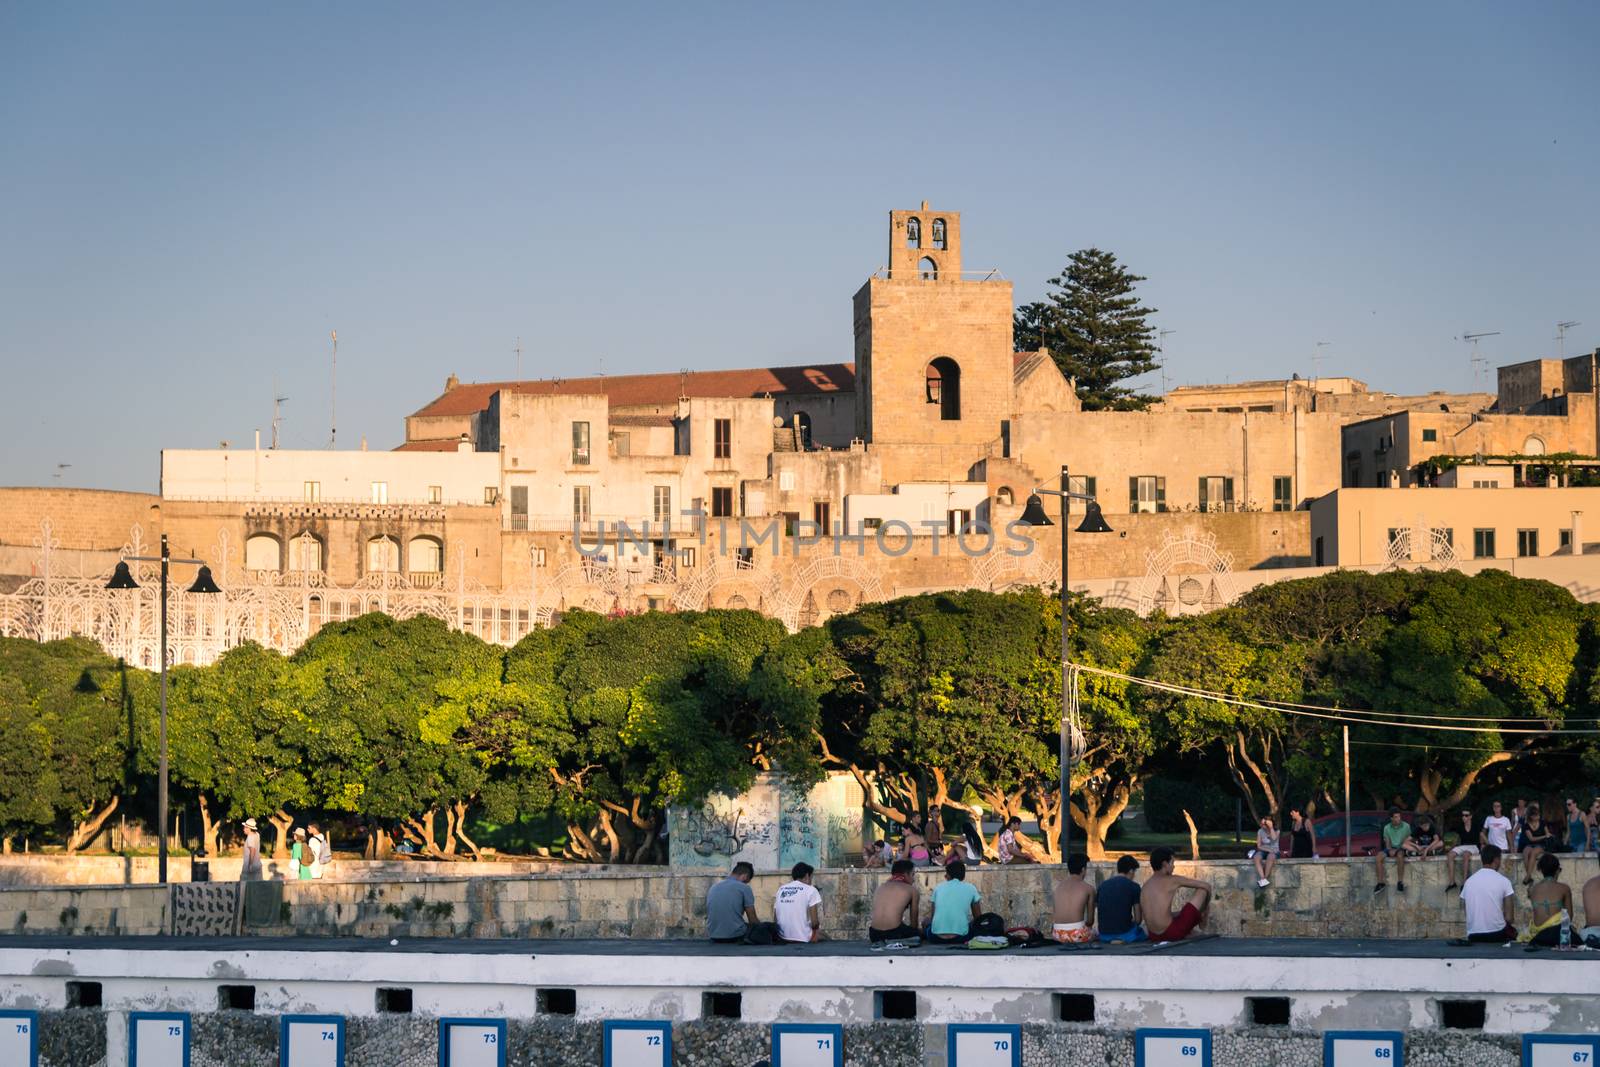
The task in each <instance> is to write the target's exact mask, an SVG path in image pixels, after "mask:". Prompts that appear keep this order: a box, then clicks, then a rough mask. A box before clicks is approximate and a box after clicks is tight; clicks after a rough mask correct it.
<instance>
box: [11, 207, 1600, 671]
mask: <svg viewBox="0 0 1600 1067" xmlns="http://www.w3.org/2000/svg"><path fill="white" fill-rule="evenodd" d="M888 237H889V257H888V266H887V267H886V268H884V269H882V270H880V271H879V272H877V273H875V274H874V275H873V276H871V277H869V278H868V279H867V280H866V282H865V283H864V284H863V285H862V286H861V287H860V288H859V289H858V290H857V291H856V293H855V295H854V297H853V298H852V303H851V307H852V316H853V328H854V339H855V342H854V343H855V350H854V353H853V356H854V358H853V360H852V361H851V362H834V363H828V362H819V363H815V364H809V365H801V366H789V367H762V368H752V369H743V370H718V371H688V370H684V371H675V372H668V373H660V374H637V375H617V376H595V377H587V378H548V379H542V380H521V381H502V382H481V383H464V382H461V381H459V380H458V379H457V378H456V377H455V376H454V375H451V376H450V377H449V378H448V379H447V380H446V382H445V389H444V391H443V393H441V394H440V395H439V396H438V397H436V398H435V399H433V400H431V401H429V402H428V403H427V404H425V405H423V406H422V407H421V408H419V409H418V410H417V411H415V412H413V413H412V414H411V415H410V416H408V417H407V418H406V420H405V441H404V443H402V444H401V445H400V446H399V448H398V449H396V450H394V451H392V452H367V451H365V450H364V449H363V450H361V451H353V450H352V451H332V450H320V451H290V450H278V449H262V448H260V447H259V441H258V442H257V447H255V448H253V449H248V450H244V449H219V450H176V449H174V450H167V451H166V452H164V453H163V456H162V485H161V495H160V497H159V498H151V497H144V496H140V495H138V494H99V495H96V494H92V493H77V492H74V491H65V490H63V491H54V492H53V491H47V490H0V504H3V505H4V507H0V572H5V573H7V574H9V575H11V576H12V577H11V578H10V579H9V580H7V581H0V595H5V596H12V597H13V599H12V600H8V601H5V602H0V632H6V633H18V632H24V633H38V634H40V635H44V636H49V635H53V634H57V633H63V632H73V630H72V628H73V627H75V626H81V625H83V623H82V621H81V620H82V619H84V618H90V619H102V620H104V619H109V618H110V617H111V613H110V609H109V608H107V609H105V610H103V611H102V610H100V609H94V610H89V609H84V611H77V609H72V610H60V611H56V609H53V608H51V607H49V606H48V605H46V606H40V602H39V597H40V596H46V598H48V596H57V597H59V596H62V595H66V594H65V593H63V592H61V590H68V589H69V586H60V587H59V589H58V588H57V586H56V585H51V584H50V583H51V582H57V583H59V581H64V580H66V579H63V578H61V576H62V575H64V574H73V575H75V577H74V578H72V581H76V582H78V583H79V584H78V585H73V586H70V589H77V590H80V591H81V592H82V593H83V595H89V594H91V593H93V592H94V590H96V589H98V588H99V586H97V585H96V584H95V576H96V575H99V574H103V573H105V572H106V571H108V570H109V569H110V566H111V565H112V564H113V563H114V562H115V560H116V558H117V556H118V555H119V554H120V553H121V552H123V551H124V550H125V548H127V547H128V546H129V545H130V544H131V543H138V542H141V541H142V543H144V544H146V545H149V544H153V543H154V542H155V540H156V538H157V537H158V536H159V534H161V533H166V534H168V535H169V536H170V537H171V538H172V543H173V546H174V549H175V550H181V551H182V552H184V553H186V554H188V555H193V556H197V557H201V558H206V559H208V560H211V561H213V563H214V564H220V568H219V567H218V566H214V567H213V569H214V570H219V581H220V580H222V579H223V578H224V577H226V578H227V579H228V581H229V582H231V583H232V586H233V589H234V590H235V592H234V593H230V597H232V599H233V600H236V601H237V602H238V603H237V604H235V605H234V606H233V607H231V608H230V609H229V612H223V613H221V614H219V616H218V619H217V620H216V621H215V622H213V621H210V616H206V615H202V614H199V613H198V612H199V610H200V609H199V608H198V607H197V608H196V612H197V614H196V615H195V616H194V618H193V620H192V625H191V629H192V630H193V632H194V634H195V636H194V639H193V642H192V644H191V646H190V648H191V652H192V655H194V656H198V657H202V658H203V657H204V656H205V655H206V654H207V652H206V649H207V648H211V647H213V645H209V644H207V642H208V641H211V642H213V643H215V642H226V641H229V640H233V639H236V638H241V637H243V636H256V637H257V638H258V639H261V638H260V636H259V635H261V634H264V633H270V634H272V635H275V636H274V637H273V642H272V643H277V644H280V645H283V646H285V647H292V646H293V644H294V643H295V642H296V641H297V640H301V639H303V638H304V637H305V636H306V635H308V634H310V633H312V632H315V629H316V628H317V627H318V626H320V625H322V624H323V623H325V622H326V621H328V620H330V619H337V618H343V617H348V616H349V615H351V614H354V613H358V612H360V611H362V610H371V609H373V608H380V609H382V610H389V611H392V612H396V613H400V614H405V613H418V612H425V613H430V614H435V615H439V616H440V617H443V618H446V619H448V620H449V621H450V622H451V623H452V625H456V626H458V627H460V628H463V629H469V630H472V631H473V632H475V633H479V634H481V635H482V636H484V637H485V638H486V639H489V640H499V641H514V640H516V639H517V638H518V637H520V636H521V635H522V634H524V633H526V632H527V630H528V629H529V628H530V627H532V626H537V625H540V624H542V623H543V622H546V621H548V620H550V619H552V618H554V617H556V615H558V614H559V613H560V612H562V611H564V610H567V609H570V608H574V607H584V608H588V609H592V610H599V611H635V610H650V609H679V610H686V609H700V608H706V607H725V606H733V607H740V606H743V607H751V608H755V609H757V610H761V611H764V612H767V613H769V614H772V615H774V616H776V617H779V618H781V619H783V620H784V621H785V622H786V623H787V624H789V625H791V626H800V625H805V624H808V623H811V622H816V621H818V620H820V619H824V618H826V617H827V616H828V615H830V614H834V613H837V612H842V611H847V610H850V609H851V608H853V607H854V606H856V605H857V604H859V603H861V602H863V601H866V600H875V599H882V598H886V597H889V596H894V595H903V594H908V593H916V592H925V591H931V590H939V589H951V588H965V587H977V588H985V589H1000V588H1006V587H1008V586H1013V585H1017V584H1046V585H1049V584H1054V583H1056V582H1057V581H1059V578H1060V573H1061V561H1060V559H1059V548H1058V544H1059V542H1058V536H1059V535H1058V533H1057V531H1043V530H1027V529H1020V528H1017V527H1016V526H1015V525H1014V523H1015V520H1016V519H1017V518H1018V517H1019V516H1020V514H1021V512H1022V510H1023V507H1024V504H1025V503H1026V500H1027V497H1028V495H1029V493H1030V492H1032V491H1033V490H1034V489H1035V488H1036V487H1039V486H1041V485H1044V486H1051V485H1054V484H1056V482H1057V480H1058V478H1059V475H1060V471H1061V468H1062V467H1063V466H1066V467H1068V468H1070V471H1071V474H1072V477H1073V479H1074V482H1073V484H1074V488H1075V489H1077V490H1078V491H1080V492H1087V493H1090V494H1092V495H1094V496H1095V497H1096V499H1097V501H1098V502H1099V504H1100V505H1101V506H1102V508H1103V509H1104V511H1105V514H1106V517H1107V519H1108V521H1109V523H1110V525H1111V526H1112V528H1113V533H1111V534H1106V535H1080V534H1076V533H1073V534H1072V535H1071V537H1072V568H1071V575H1070V580H1071V584H1072V585H1073V587H1074V588H1091V587H1092V588H1097V589H1101V588H1106V587H1108V586H1109V587H1110V588H1112V589H1113V590H1116V589H1121V590H1123V592H1124V594H1127V590H1128V589H1131V588H1134V587H1135V586H1137V587H1138V588H1140V589H1145V590H1149V589H1163V588H1166V587H1167V586H1168V585H1174V586H1175V585H1184V587H1185V588H1187V587H1188V585H1193V584H1195V583H1193V582H1189V583H1181V582H1176V581H1174V582H1172V583H1169V582H1168V581H1167V574H1168V572H1170V573H1171V574H1173V575H1175V576H1182V575H1185V574H1193V575H1198V576H1200V577H1201V578H1202V579H1204V580H1203V581H1202V582H1201V583H1200V585H1201V587H1203V588H1204V589H1207V590H1210V589H1213V588H1216V589H1220V588H1221V584H1220V583H1218V582H1217V581H1216V580H1215V575H1216V574H1218V573H1219V572H1220V571H1223V570H1236V571H1246V570H1250V571H1262V572H1263V573H1269V574H1278V573H1285V574H1286V573H1291V572H1290V570H1289V569H1290V568H1304V567H1309V566H1311V565H1313V564H1314V562H1315V561H1314V552H1313V544H1312V530H1311V526H1312V523H1311V513H1310V511H1309V510H1308V507H1309V505H1310V503H1311V502H1312V501H1313V500H1316V499H1318V498H1320V497H1324V496H1326V495H1328V494H1331V493H1333V492H1334V491H1335V490H1337V489H1339V488H1340V486H1341V484H1344V485H1373V484H1385V485H1388V484H1409V483H1408V482H1406V481H1405V478H1406V475H1404V474H1402V473H1400V472H1406V471H1409V470H1411V468H1413V467H1414V466H1415V465H1416V464H1417V463H1418V462H1419V461H1420V460H1421V459H1425V458H1427V457H1428V456H1429V455H1430V454H1432V453H1430V452H1429V449H1434V450H1435V451H1436V452H1439V453H1448V452H1454V453H1457V454H1459V453H1461V452H1462V451H1467V452H1473V451H1483V452H1494V453H1498V452H1505V451H1515V450H1518V449H1520V450H1523V451H1526V450H1528V449H1529V448H1531V447H1532V446H1531V445H1530V444H1529V442H1530V441H1531V440H1533V439H1534V438H1537V439H1538V441H1539V442H1541V443H1542V444H1543V447H1544V448H1545V450H1546V451H1548V452H1556V451H1572V452H1578V453H1581V454H1584V455H1592V454H1593V453H1594V452H1595V435H1594V430H1595V408H1594V393H1593V391H1592V374H1591V376H1590V378H1589V379H1588V380H1587V381H1588V382H1589V386H1588V388H1589V390H1590V391H1588V392H1584V391H1583V390H1582V389H1579V388H1576V387H1575V383H1578V381H1579V379H1580V378H1581V374H1580V370H1581V368H1577V367H1576V365H1574V366H1572V367H1565V366H1564V367H1563V369H1562V372H1561V373H1562V375H1564V377H1563V378H1562V382H1563V386H1562V389H1563V392H1562V393H1561V395H1560V396H1559V398H1556V397H1553V396H1548V395H1543V394H1544V393H1545V392H1546V390H1544V388H1543V385H1542V384H1541V385H1540V389H1539V392H1540V393H1541V395H1540V396H1539V397H1538V398H1537V400H1536V401H1535V400H1534V398H1533V396H1532V392H1531V391H1528V390H1527V389H1524V392H1525V393H1526V394H1527V395H1526V397H1525V399H1526V400H1527V404H1526V405H1525V406H1526V407H1528V408H1529V409H1530V410H1536V411H1538V412H1539V413H1538V414H1521V413H1519V414H1514V415H1511V414H1507V415H1502V414H1499V413H1493V414H1484V413H1483V410H1482V409H1483V408H1484V407H1486V406H1487V403H1486V401H1487V399H1488V398H1484V397H1477V396H1473V395H1465V396H1457V395H1454V394H1442V393H1435V394H1428V395H1426V396H1424V397H1395V396H1392V395H1390V394H1386V393H1379V392H1375V391H1372V390H1369V389H1368V388H1367V387H1366V386H1365V385H1364V384H1363V383H1360V382H1357V381H1355V380H1353V379H1345V378H1329V379H1319V380H1317V381H1315V382H1312V383H1304V382H1299V381H1297V380H1294V379H1290V380H1288V381H1278V382H1253V383H1242V384H1239V385H1231V386H1217V387H1195V388H1186V389H1183V390H1178V391H1176V392H1175V393H1173V394H1172V395H1170V396H1169V397H1168V399H1167V400H1166V401H1165V402H1164V403H1163V404H1162V405H1159V406H1158V407H1157V408H1156V409H1154V410H1152V411H1148V412H1115V411H1084V410H1082V405H1081V404H1080V402H1079V400H1078V396H1077V394H1076V391H1075V388H1074V384H1073V383H1072V382H1070V381H1069V380H1067V379H1066V378H1064V377H1063V376H1062V374H1061V372H1060V370H1059V369H1058V367H1057V364H1056V362H1055V361H1054V360H1053V359H1052V358H1051V357H1050V355H1049V353H1048V352H1016V351H1014V350H1013V348H1014V346H1013V333H1012V319H1013V299H1012V290H1011V285H1010V283H1009V282H1007V281H1005V280H1004V279H1003V278H1001V277H1000V276H999V274H998V272H997V271H972V270H968V269H966V268H965V266H964V264H963V256H962V252H963V244H962V239H963V235H962V219H961V215H960V213H959V212H955V211H943V210H934V209H932V208H930V207H929V205H928V204H927V203H925V202H924V203H923V204H922V205H921V206H920V207H918V208H915V209H908V210H896V211H892V212H890V215H889V228H888ZM1567 363H1568V364H1573V361H1570V360H1569V361H1567ZM1541 367H1542V365H1541ZM1512 369H1514V368H1512ZM1544 373H1545V371H1544V369H1541V370H1540V374H1544ZM1552 373H1553V372H1552ZM1545 376H1546V377H1548V375H1545ZM1523 377H1526V375H1523ZM1507 380H1508V379H1507V377H1506V376H1502V383H1503V395H1502V397H1501V398H1500V401H1501V405H1502V407H1505V406H1507V405H1508V402H1509V400H1514V399H1516V397H1518V396H1522V394H1520V393H1515V390H1511V391H1509V392H1507V391H1505V390H1506V389H1508V388H1509V387H1506V386H1505V382H1506V381H1507ZM1509 380H1512V381H1520V380H1521V379H1520V378H1519V377H1518V376H1517V375H1511V376H1510V379H1509ZM1552 380H1553V379H1552ZM1540 382H1543V378H1540ZM1519 388H1521V387H1519ZM1514 393H1515V395H1513V394H1514ZM1556 408H1559V410H1555V409H1556ZM1374 410H1381V411H1382V412H1383V414H1382V416H1381V417H1379V418H1362V416H1364V415H1366V414H1368V413H1370V412H1371V411H1374ZM1352 420H1355V421H1352ZM1052 510H1053V509H1052ZM44 519H49V520H51V525H50V529H49V530H48V531H47V532H46V533H44V534H43V535H41V520H44ZM134 527H137V530H135V529H133V528H134ZM41 541H42V542H47V543H48V544H49V546H50V548H49V550H48V552H46V553H45V554H46V555H47V556H48V557H49V559H48V560H47V561H46V562H45V563H44V564H43V569H44V570H45V571H46V572H47V573H48V574H50V575H54V576H55V577H52V578H49V579H48V580H46V581H45V582H44V584H43V585H41V584H40V581H41V578H40V571H41V562H40V553H41V551H42V546H41ZM1158 571H1159V572H1160V573H1159V574H1158V573H1156V572H1158ZM1293 573H1296V574H1298V573H1303V572H1301V571H1294V572H1293ZM29 583H31V584H29ZM102 584H103V583H102ZM1241 584H1243V583H1241ZM1249 584H1255V583H1249ZM23 587H26V588H23ZM45 587H48V588H49V589H50V590H56V591H55V592H52V593H40V592H39V591H40V590H41V589H45ZM28 590H32V592H28ZM74 595H76V594H74ZM1127 595H1131V594H1127ZM1220 596H1222V594H1220V593H1217V594H1213V593H1210V592H1207V593H1205V594H1203V595H1201V596H1200V597H1199V599H1193V598H1191V600H1193V603H1191V601H1190V600H1184V601H1183V604H1184V605H1186V606H1189V607H1194V606H1196V605H1198V606H1201V607H1204V606H1216V603H1215V602H1216V601H1217V600H1218V597H1220ZM29 597H32V598H33V599H28V598H29ZM18 598H20V599H18ZM1126 598H1127V596H1126V595H1125V596H1124V599H1126ZM1133 599H1135V600H1138V601H1139V602H1140V603H1141V604H1142V605H1143V606H1145V607H1146V608H1148V607H1151V606H1155V607H1169V608H1170V607H1171V606H1173V605H1176V604H1177V603H1178V601H1177V600H1173V599H1171V598H1167V599H1163V597H1162V595H1157V594H1150V593H1146V594H1140V596H1138V597H1134V598H1133ZM1180 599H1181V598H1180ZM1223 599H1226V598H1225V597H1224V598H1223ZM251 605H254V606H253V607H252V606H251ZM267 605H271V606H270V608H269V607H268V606H267ZM119 610H120V609H119ZM53 611H54V612H55V613H54V614H52V612H53ZM97 611H98V612H99V613H98V614H96V612H97ZM252 613H253V614H252ZM263 618H270V622H261V621H260V620H261V619H263ZM52 620H53V621H52ZM252 620H254V621H252ZM97 625H98V624H97ZM104 625H107V626H110V625H111V623H109V622H107V623H104ZM121 625H122V624H121V623H118V624H117V626H121ZM113 629H115V627H114V628H113ZM116 632H117V633H122V632H123V630H120V629H119V630H116ZM146 644H147V645H148V642H146ZM147 655H153V652H152V651H151V649H150V648H148V647H144V648H143V649H142V652H141V653H140V654H139V655H135V658H141V656H147Z"/></svg>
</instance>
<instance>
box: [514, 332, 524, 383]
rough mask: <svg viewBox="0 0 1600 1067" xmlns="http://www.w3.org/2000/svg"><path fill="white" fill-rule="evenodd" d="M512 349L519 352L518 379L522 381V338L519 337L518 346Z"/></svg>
mask: <svg viewBox="0 0 1600 1067" xmlns="http://www.w3.org/2000/svg"><path fill="white" fill-rule="evenodd" d="M512 351H514V352H516V354H517V381H519V382H520V381H522V338H520V337H519V338H517V347H516V348H514V349H513V350H512Z"/></svg>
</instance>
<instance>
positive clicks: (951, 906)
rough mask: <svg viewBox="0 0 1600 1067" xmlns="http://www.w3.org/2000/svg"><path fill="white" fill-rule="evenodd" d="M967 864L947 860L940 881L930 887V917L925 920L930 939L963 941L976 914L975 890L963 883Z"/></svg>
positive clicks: (968, 933) (968, 934)
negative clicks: (931, 916) (931, 891)
mask: <svg viewBox="0 0 1600 1067" xmlns="http://www.w3.org/2000/svg"><path fill="white" fill-rule="evenodd" d="M966 879H967V865H966V864H965V863H962V862H961V861H960V860H956V861H955V862H953V863H947V864H945V867H944V881H943V882H941V883H940V884H939V887H938V888H937V889H935V890H934V891H933V918H932V919H931V920H930V921H929V922H928V939H929V940H931V941H965V940H967V938H968V937H970V936H971V935H972V923H973V921H974V920H976V919H977V918H978V916H979V914H980V912H979V911H978V891H977V890H976V889H974V888H973V887H972V886H970V885H968V884H967V881H966Z"/></svg>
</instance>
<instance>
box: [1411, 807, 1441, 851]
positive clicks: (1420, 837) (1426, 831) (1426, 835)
mask: <svg viewBox="0 0 1600 1067" xmlns="http://www.w3.org/2000/svg"><path fill="white" fill-rule="evenodd" d="M1408 847H1409V849H1410V851H1411V853H1412V854H1413V855H1415V856H1416V857H1417V859H1419V860H1425V859H1427V858H1428V857H1429V856H1440V855H1443V854H1444V838H1443V837H1441V836H1439V831H1438V830H1436V829H1434V826H1433V816H1432V815H1429V814H1428V813H1427V812H1423V813H1422V814H1421V815H1418V816H1417V825H1416V827H1415V829H1413V830H1412V833H1411V842H1410V844H1409V846H1408Z"/></svg>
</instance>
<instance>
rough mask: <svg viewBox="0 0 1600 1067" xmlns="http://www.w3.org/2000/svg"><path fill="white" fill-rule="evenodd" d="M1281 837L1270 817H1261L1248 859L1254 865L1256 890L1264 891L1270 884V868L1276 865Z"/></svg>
mask: <svg viewBox="0 0 1600 1067" xmlns="http://www.w3.org/2000/svg"><path fill="white" fill-rule="evenodd" d="M1280 840H1281V837H1280V835H1279V833H1278V828H1277V826H1276V825H1275V824H1274V823H1273V821H1272V816H1271V815H1263V816H1261V827H1260V829H1258V830H1257V831H1256V847H1255V848H1254V849H1253V850H1252V851H1251V854H1250V858H1251V860H1253V861H1254V862H1255V865H1256V888H1258V889H1265V888H1267V886H1269V885H1271V884H1272V868H1274V867H1276V866H1277V865H1278V849H1279V847H1280V845H1279V841H1280Z"/></svg>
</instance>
